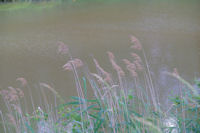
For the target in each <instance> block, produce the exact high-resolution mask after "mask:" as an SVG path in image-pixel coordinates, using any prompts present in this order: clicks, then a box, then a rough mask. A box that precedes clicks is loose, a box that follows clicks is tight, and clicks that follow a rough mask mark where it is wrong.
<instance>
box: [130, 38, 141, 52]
mask: <svg viewBox="0 0 200 133" xmlns="http://www.w3.org/2000/svg"><path fill="white" fill-rule="evenodd" d="M130 40H131V43H133V44H134V45H132V46H131V48H133V49H136V50H142V45H141V43H140V41H139V40H138V39H137V38H136V37H135V36H133V35H130Z"/></svg>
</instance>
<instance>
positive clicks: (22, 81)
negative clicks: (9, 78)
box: [16, 77, 27, 86]
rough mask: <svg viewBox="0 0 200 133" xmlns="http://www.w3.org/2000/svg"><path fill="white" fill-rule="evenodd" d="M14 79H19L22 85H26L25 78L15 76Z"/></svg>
mask: <svg viewBox="0 0 200 133" xmlns="http://www.w3.org/2000/svg"><path fill="white" fill-rule="evenodd" d="M16 81H20V82H21V84H22V86H26V85H27V81H26V79H25V78H22V77H20V78H17V79H16Z"/></svg>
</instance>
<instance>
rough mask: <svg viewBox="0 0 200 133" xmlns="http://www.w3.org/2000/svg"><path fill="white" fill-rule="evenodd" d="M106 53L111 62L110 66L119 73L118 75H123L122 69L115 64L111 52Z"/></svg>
mask: <svg viewBox="0 0 200 133" xmlns="http://www.w3.org/2000/svg"><path fill="white" fill-rule="evenodd" d="M107 54H108V57H109V59H110V62H111V64H112V67H113V68H114V69H115V70H116V71H117V73H119V75H120V76H124V75H125V73H124V71H123V70H122V68H121V67H120V66H119V65H117V63H116V62H115V56H114V54H113V53H112V52H107Z"/></svg>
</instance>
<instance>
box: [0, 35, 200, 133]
mask: <svg viewBox="0 0 200 133" xmlns="http://www.w3.org/2000/svg"><path fill="white" fill-rule="evenodd" d="M131 43H133V46H131V48H133V51H132V52H131V53H130V55H131V57H133V58H132V60H128V59H123V60H122V62H123V63H124V64H125V66H126V68H125V69H124V70H122V67H120V66H119V65H118V62H117V61H116V58H115V56H114V54H113V53H112V52H108V53H107V54H108V58H109V60H110V62H111V65H110V66H111V67H112V68H113V69H114V70H115V72H116V73H117V75H118V78H117V79H116V78H113V76H112V73H109V72H107V71H105V70H104V69H103V67H102V66H101V65H100V64H99V63H98V61H97V60H96V59H95V58H93V61H94V65H95V66H96V70H97V71H96V72H90V71H89V70H88V69H82V68H86V66H85V64H84V63H83V61H82V60H81V59H78V58H74V57H73V56H72V54H71V53H70V50H69V48H68V46H67V45H65V44H64V43H63V42H58V54H61V55H62V56H69V58H70V60H68V61H66V64H64V65H63V69H64V70H65V71H69V72H72V73H73V75H74V80H75V82H76V87H75V88H76V90H77V96H72V97H71V101H68V102H65V100H64V99H63V98H62V97H61V96H60V95H59V93H58V92H57V91H56V89H54V88H53V87H52V86H50V85H49V84H47V83H40V84H39V89H38V91H39V94H40V95H38V97H39V98H40V99H41V105H37V104H36V103H35V102H34V100H35V99H33V97H32V92H31V87H30V86H29V84H28V82H27V80H26V79H25V78H22V77H20V78H17V82H20V83H21V86H20V87H8V88H7V89H2V90H1V91H0V94H1V96H2V99H3V100H4V103H5V106H6V108H7V111H6V112H3V111H2V110H0V116H1V125H2V130H3V131H4V132H5V133H8V132H9V133H10V132H16V133H22V132H23V133H24V132H31V133H35V132H38V133H44V132H48V133H77V132H83V133H98V132H99V133H100V132H104V133H107V132H113V133H121V132H123V133H162V132H164V133H177V132H185V133H197V132H200V95H199V93H198V91H197V90H196V88H194V87H193V86H192V85H191V84H190V83H188V82H187V81H185V80H184V79H183V78H182V77H181V76H180V74H178V72H177V70H176V69H174V72H166V73H165V74H167V75H169V76H170V77H171V78H176V79H177V84H180V90H181V93H180V95H177V96H175V97H170V99H171V101H172V102H173V103H172V104H171V105H169V108H168V109H167V110H164V109H163V107H162V105H161V104H159V98H158V97H157V93H156V91H158V90H156V88H155V87H154V84H153V83H154V82H153V78H152V76H151V73H150V67H149V64H148V59H147V56H146V55H145V51H144V48H143V47H142V44H141V42H140V41H139V40H138V39H137V38H136V37H134V36H131ZM82 70H84V73H85V76H83V77H80V75H79V71H82ZM126 70H127V71H126ZM127 72H128V73H127ZM128 75H130V77H129V76H128ZM127 79H128V80H129V81H130V80H131V81H132V82H131V83H129V84H128V83H127ZM196 84H197V86H198V87H200V81H196ZM24 88H25V89H28V90H29V96H28V97H30V100H31V103H32V108H33V112H32V113H30V111H28V109H26V108H25V109H23V108H22V103H23V101H24V102H26V98H25V96H24V93H23V91H22V90H23V89H24ZM88 90H90V91H92V92H93V96H90V97H88V94H87V92H88ZM48 91H49V92H51V93H52V95H53V96H54V99H55V101H54V103H50V102H49V101H48V96H47V93H48ZM42 105H43V106H42Z"/></svg>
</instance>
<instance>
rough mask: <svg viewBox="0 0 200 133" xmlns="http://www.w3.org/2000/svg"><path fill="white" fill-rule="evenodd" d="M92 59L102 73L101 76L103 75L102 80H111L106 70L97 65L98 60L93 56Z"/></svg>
mask: <svg viewBox="0 0 200 133" xmlns="http://www.w3.org/2000/svg"><path fill="white" fill-rule="evenodd" d="M93 61H94V63H95V66H96V68H97V69H98V70H99V71H100V72H101V73H102V75H103V77H104V79H103V80H104V81H108V82H111V81H112V78H111V75H110V74H109V73H108V72H106V71H105V70H104V69H103V68H102V67H101V66H100V65H99V63H98V61H97V60H96V59H95V58H93Z"/></svg>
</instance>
